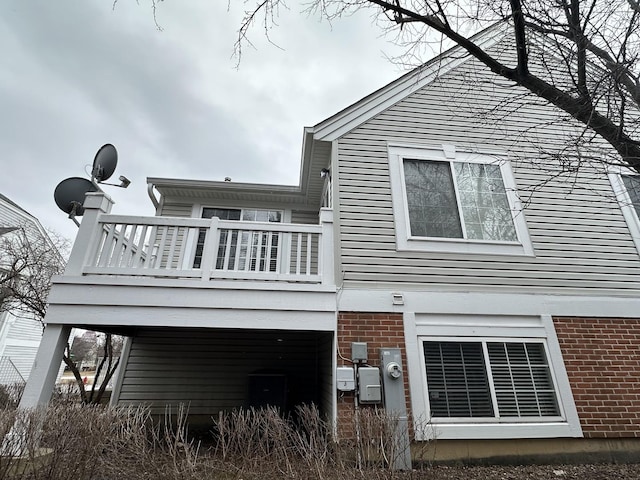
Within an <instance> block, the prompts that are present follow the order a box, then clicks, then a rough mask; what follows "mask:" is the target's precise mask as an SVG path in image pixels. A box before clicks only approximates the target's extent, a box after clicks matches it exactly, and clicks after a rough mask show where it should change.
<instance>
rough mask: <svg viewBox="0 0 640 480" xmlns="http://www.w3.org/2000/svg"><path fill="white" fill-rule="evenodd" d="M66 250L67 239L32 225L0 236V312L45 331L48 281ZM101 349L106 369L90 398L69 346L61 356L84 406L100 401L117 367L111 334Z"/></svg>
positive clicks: (59, 271)
mask: <svg viewBox="0 0 640 480" xmlns="http://www.w3.org/2000/svg"><path fill="white" fill-rule="evenodd" d="M68 249H69V241H68V240H67V239H65V238H63V237H61V236H60V235H58V234H56V233H55V232H51V231H48V232H45V233H43V232H42V231H41V230H39V229H38V228H37V227H36V226H35V225H32V224H23V225H20V226H18V227H17V228H13V227H12V228H11V229H8V230H7V233H5V234H4V235H2V236H0V311H11V312H12V313H13V314H14V315H16V316H26V317H29V318H33V319H34V321H38V322H40V323H41V325H42V327H43V328H44V326H45V315H46V313H47V307H48V302H47V298H48V296H49V290H50V289H51V278H52V277H53V276H54V275H61V274H62V273H63V272H64V268H65V264H66V261H65V259H64V254H65V253H66V252H67V251H68ZM101 348H102V350H103V355H102V357H103V360H102V363H101V365H100V367H101V368H104V367H105V365H106V370H105V374H104V376H103V379H104V380H103V382H102V384H101V385H100V386H99V387H98V389H97V390H96V387H95V384H94V386H93V388H92V390H91V391H90V393H89V394H88V393H87V392H86V391H85V388H84V383H83V378H82V375H81V373H80V371H79V368H78V365H77V363H76V362H74V361H73V360H72V358H71V355H70V349H69V345H67V349H66V351H65V353H64V355H63V361H64V363H65V365H67V367H69V369H70V370H71V371H72V372H73V375H74V378H75V380H76V383H77V385H78V387H79V390H80V397H81V399H82V402H83V403H99V402H100V401H101V399H102V396H103V395H104V391H105V389H106V387H107V384H108V382H109V381H110V380H111V377H112V376H113V374H114V373H115V370H116V369H117V367H118V362H119V357H118V358H116V357H115V355H114V350H113V339H112V336H111V335H110V334H107V335H106V340H105V342H104V345H102V347H101ZM96 378H97V376H96Z"/></svg>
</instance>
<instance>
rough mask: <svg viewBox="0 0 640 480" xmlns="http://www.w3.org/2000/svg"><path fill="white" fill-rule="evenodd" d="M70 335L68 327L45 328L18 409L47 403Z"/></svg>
mask: <svg viewBox="0 0 640 480" xmlns="http://www.w3.org/2000/svg"><path fill="white" fill-rule="evenodd" d="M70 334H71V326H70V325H58V324H53V325H51V324H50V325H47V326H46V327H45V329H44V333H43V335H42V341H41V342H40V348H38V353H37V354H36V360H35V362H34V363H33V369H32V370H31V374H30V375H29V380H28V381H27V385H26V386H25V388H24V393H23V394H22V399H21V400H20V408H35V407H38V406H40V405H45V404H47V403H48V402H49V400H50V399H51V394H52V392H53V387H54V386H55V383H56V377H57V376H58V372H59V371H60V363H61V362H62V355H63V353H64V349H65V347H66V345H67V342H68V340H69V335H70Z"/></svg>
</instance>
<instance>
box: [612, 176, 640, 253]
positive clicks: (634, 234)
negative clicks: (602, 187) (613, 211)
mask: <svg viewBox="0 0 640 480" xmlns="http://www.w3.org/2000/svg"><path fill="white" fill-rule="evenodd" d="M607 175H608V176H609V182H610V183H611V187H612V188H613V194H614V195H615V197H616V200H617V201H618V205H619V206H620V210H621V211H622V216H623V217H624V219H625V221H626V222H627V227H628V228H629V233H630V234H631V238H632V239H633V243H634V244H635V246H636V250H638V254H640V218H639V217H638V212H636V209H635V208H634V206H633V203H632V202H631V197H630V196H629V193H628V192H627V187H625V185H624V181H623V180H622V175H636V176H638V177H640V175H639V174H638V173H637V172H633V171H631V170H629V169H625V168H622V167H619V168H616V169H613V168H612V169H610V170H609V172H608V173H607Z"/></svg>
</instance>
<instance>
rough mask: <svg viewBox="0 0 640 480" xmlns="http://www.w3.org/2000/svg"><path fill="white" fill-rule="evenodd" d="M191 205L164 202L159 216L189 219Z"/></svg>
mask: <svg viewBox="0 0 640 480" xmlns="http://www.w3.org/2000/svg"><path fill="white" fill-rule="evenodd" d="M192 207H193V205H192V204H190V203H179V202H171V201H165V202H164V203H163V204H162V211H161V212H160V216H163V217H187V218H189V217H191V209H192Z"/></svg>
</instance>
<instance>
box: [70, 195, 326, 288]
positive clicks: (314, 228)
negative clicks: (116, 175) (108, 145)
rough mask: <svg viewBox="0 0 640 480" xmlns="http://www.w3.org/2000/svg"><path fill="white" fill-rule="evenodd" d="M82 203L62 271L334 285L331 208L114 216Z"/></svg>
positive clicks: (103, 274) (124, 275)
mask: <svg viewBox="0 0 640 480" xmlns="http://www.w3.org/2000/svg"><path fill="white" fill-rule="evenodd" d="M88 200H91V199H89V197H88ZM99 200H100V196H99V195H98V196H97V197H96V201H99ZM109 206H110V205H109ZM85 209H86V212H85V218H84V219H83V222H82V225H81V229H80V232H79V233H78V237H77V239H76V242H75V244H74V247H73V251H72V255H71V258H70V260H69V265H68V268H67V271H66V272H65V276H67V275H80V276H111V277H113V276H117V277H135V278H149V279H151V278H171V279H185V280H201V281H203V282H211V281H215V280H237V281H268V282H287V283H305V284H324V285H335V281H334V278H333V248H332V237H333V235H332V222H331V210H330V209H324V208H323V209H322V211H321V222H320V224H318V225H307V224H287V223H268V222H247V221H230V220H220V219H218V218H217V217H214V218H212V219H198V218H179V217H140V216H124V215H111V214H109V213H107V212H108V209H103V210H100V209H99V208H93V207H92V204H91V201H89V202H88V204H87V205H85ZM105 210H106V211H105Z"/></svg>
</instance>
